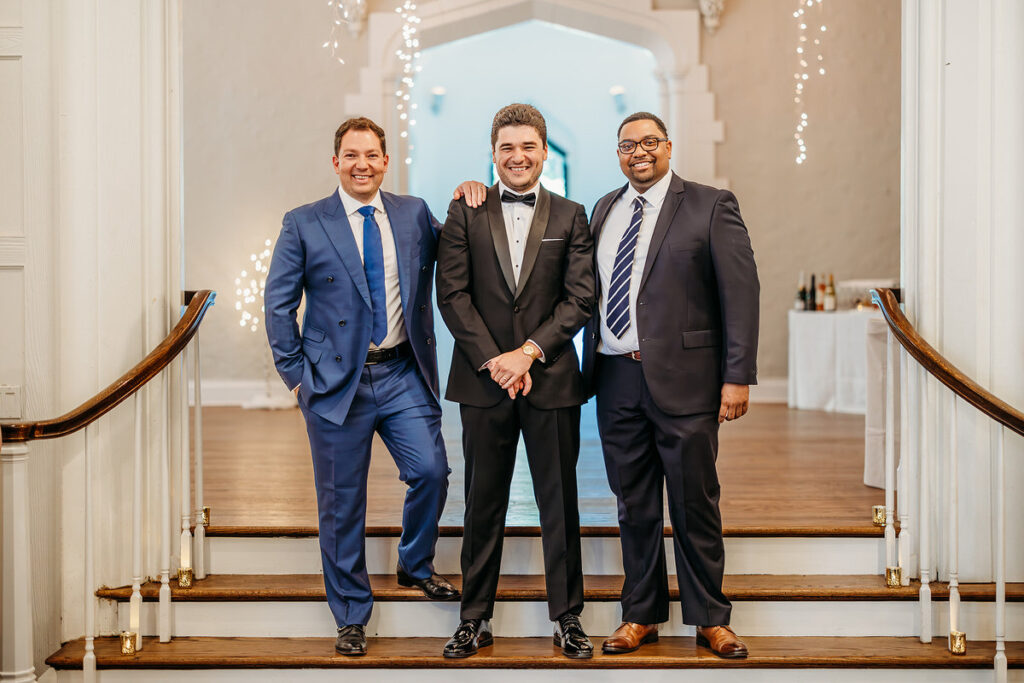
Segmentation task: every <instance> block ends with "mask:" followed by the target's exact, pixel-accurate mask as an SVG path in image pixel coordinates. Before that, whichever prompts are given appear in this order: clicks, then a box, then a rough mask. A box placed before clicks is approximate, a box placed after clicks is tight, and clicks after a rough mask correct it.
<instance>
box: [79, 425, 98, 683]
mask: <svg viewBox="0 0 1024 683" xmlns="http://www.w3.org/2000/svg"><path fill="white" fill-rule="evenodd" d="M91 437H92V428H91V427H89V426H87V427H86V428H85V457H84V468H85V472H84V474H83V479H84V480H85V538H84V540H85V553H84V555H85V657H84V658H83V659H82V678H83V680H84V681H85V683H96V652H95V647H94V642H93V640H94V638H95V637H96V578H95V566H94V563H93V523H92V438H91Z"/></svg>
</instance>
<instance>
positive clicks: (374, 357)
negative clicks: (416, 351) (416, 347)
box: [366, 341, 412, 365]
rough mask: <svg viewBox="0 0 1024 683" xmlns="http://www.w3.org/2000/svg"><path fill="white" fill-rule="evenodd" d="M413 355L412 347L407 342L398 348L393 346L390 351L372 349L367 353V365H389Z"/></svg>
mask: <svg viewBox="0 0 1024 683" xmlns="http://www.w3.org/2000/svg"><path fill="white" fill-rule="evenodd" d="M411 355H412V345H410V344H409V342H407V341H405V342H402V343H401V344H399V345H398V346H392V347H391V348H390V349H370V350H369V351H367V352H366V365H376V364H377V363H387V362H388V361H389V360H395V359H396V358H405V357H406V356H411Z"/></svg>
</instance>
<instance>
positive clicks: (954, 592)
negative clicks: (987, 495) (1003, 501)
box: [946, 392, 965, 654]
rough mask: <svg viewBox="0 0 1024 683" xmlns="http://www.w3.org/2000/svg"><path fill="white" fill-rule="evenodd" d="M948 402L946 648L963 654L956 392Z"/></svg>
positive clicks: (954, 652) (952, 393)
mask: <svg viewBox="0 0 1024 683" xmlns="http://www.w3.org/2000/svg"><path fill="white" fill-rule="evenodd" d="M949 395H950V405H949V462H948V464H947V466H946V471H947V474H948V476H949V522H948V523H949V651H950V652H952V653H953V654H964V652H963V650H964V641H965V636H964V634H963V632H961V631H960V571H959V566H960V558H959V555H960V486H959V478H960V477H959V472H957V464H958V463H957V443H956V427H957V425H956V406H957V401H956V393H955V392H950V394H949Z"/></svg>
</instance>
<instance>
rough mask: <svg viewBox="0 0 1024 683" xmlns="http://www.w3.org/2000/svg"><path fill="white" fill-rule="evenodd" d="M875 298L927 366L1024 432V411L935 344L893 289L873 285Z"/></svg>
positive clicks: (977, 404)
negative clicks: (967, 372)
mask: <svg viewBox="0 0 1024 683" xmlns="http://www.w3.org/2000/svg"><path fill="white" fill-rule="evenodd" d="M871 298H872V300H874V302H875V303H876V304H878V306H879V308H881V309H882V315H883V316H885V321H886V322H887V323H889V329H890V330H891V331H892V334H893V336H894V337H896V340H897V341H899V343H900V345H901V346H902V347H903V348H905V349H906V350H907V353H909V354H910V355H911V356H913V357H914V359H915V360H916V361H917V362H918V363H920V364H921V365H922V366H923V367H924V369H925V370H927V371H928V372H929V373H930V374H931V375H932V376H933V377H934V378H935V379H937V380H939V381H940V382H942V383H943V384H945V385H946V386H947V387H949V388H950V389H951V390H952V391H953V393H955V394H956V395H957V396H959V397H960V398H962V399H963V400H965V401H967V402H968V403H970V404H971V405H972V406H974V407H975V408H977V409H978V410H980V411H981V412H983V413H985V414H986V415H988V416H989V417H991V418H992V419H993V420H995V421H996V422H998V423H1000V424H1002V425H1005V426H1006V427H1008V428H1010V429H1012V430H1013V431H1015V432H1017V433H1018V434H1020V435H1021V436H1024V413H1022V412H1021V411H1019V410H1017V409H1016V408H1014V407H1013V406H1011V405H1010V404H1008V403H1007V402H1006V401H1003V400H1002V399H1000V398H998V397H996V396H995V395H993V394H992V393H991V392H989V391H988V390H986V389H985V388H984V387H982V386H981V385H979V384H978V383H977V382H975V381H974V380H972V379H971V378H970V377H968V376H967V375H965V374H964V373H963V372H961V371H960V370H958V369H957V368H956V366H954V365H953V364H952V363H950V362H949V361H948V360H946V359H945V357H943V355H942V354H941V353H939V352H938V351H936V350H935V349H934V348H933V347H932V346H931V344H929V343H928V342H926V341H925V340H924V339H923V338H922V337H921V335H920V334H918V333H917V330H915V329H914V326H913V325H911V324H910V321H909V320H907V317H906V316H905V315H903V311H901V310H900V307H899V302H898V301H897V299H896V296H895V294H893V292H892V290H890V289H872V290H871Z"/></svg>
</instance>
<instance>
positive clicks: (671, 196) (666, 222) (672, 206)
mask: <svg viewBox="0 0 1024 683" xmlns="http://www.w3.org/2000/svg"><path fill="white" fill-rule="evenodd" d="M683 189H684V185H683V179H682V178H680V177H679V176H677V175H676V174H675V173H673V174H672V181H671V182H670V183H669V184H668V192H666V193H665V201H664V202H663V203H662V205H661V211H660V212H659V213H658V222H657V223H655V224H654V234H653V235H651V246H650V247H649V248H648V249H647V262H646V263H644V274H643V276H642V277H641V278H640V289H643V287H644V284H646V283H647V277H648V276H649V275H650V274H651V268H652V267H653V266H654V262H655V261H656V260H657V258H658V254H659V253H661V243H662V242H664V241H665V235H667V234H668V228H669V226H670V225H672V221H673V220H674V218H675V215H676V210H677V209H678V208H679V205H680V204H682V202H683Z"/></svg>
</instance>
